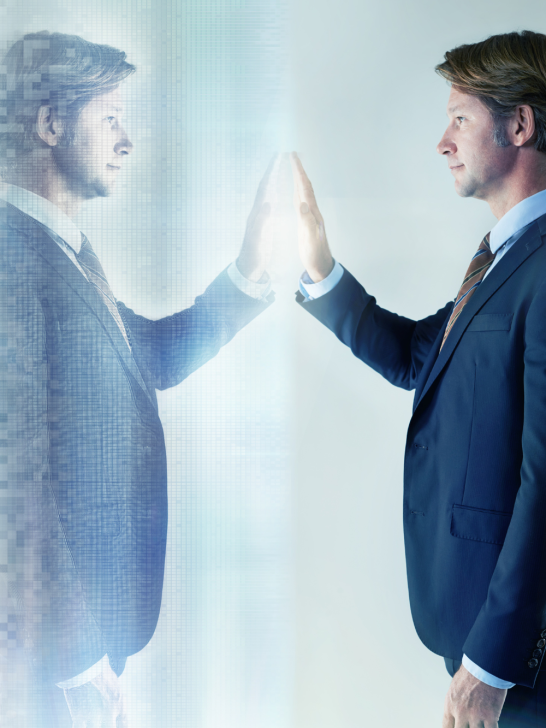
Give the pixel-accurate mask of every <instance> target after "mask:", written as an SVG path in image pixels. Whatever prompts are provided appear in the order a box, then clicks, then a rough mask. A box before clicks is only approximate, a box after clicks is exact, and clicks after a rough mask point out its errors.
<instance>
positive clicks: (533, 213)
mask: <svg viewBox="0 0 546 728" xmlns="http://www.w3.org/2000/svg"><path fill="white" fill-rule="evenodd" d="M542 215H546V190H542V192H537V193H536V195H531V197H526V198H525V200H522V201H521V202H518V204H517V205H515V206H514V207H513V208H512V209H511V210H509V211H508V212H507V213H506V215H504V217H501V219H500V220H499V221H498V223H497V224H496V225H495V227H494V228H493V229H492V230H491V236H490V239H489V245H490V247H491V252H492V253H496V252H497V250H498V249H499V248H500V247H502V246H503V245H504V243H506V241H507V240H509V239H510V238H511V237H512V236H513V235H515V234H516V233H517V232H519V231H520V230H521V229H522V228H524V227H526V226H527V225H529V224H530V223H532V222H534V221H535V220H537V219H538V218H539V217H541V216H542Z"/></svg>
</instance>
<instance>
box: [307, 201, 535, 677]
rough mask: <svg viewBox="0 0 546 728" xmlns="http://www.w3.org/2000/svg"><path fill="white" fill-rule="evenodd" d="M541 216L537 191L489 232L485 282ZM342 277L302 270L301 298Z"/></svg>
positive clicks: (481, 673) (336, 270)
mask: <svg viewBox="0 0 546 728" xmlns="http://www.w3.org/2000/svg"><path fill="white" fill-rule="evenodd" d="M542 215H546V190H542V192H537V193H536V195H532V196H531V197H527V198H526V199H525V200H522V201H521V202H519V203H518V204H517V205H515V206H514V207H513V208H512V209H511V210H509V211H508V212H507V213H506V215H504V217H501V219H500V220H499V221H498V223H497V224H496V225H495V227H494V228H493V229H492V230H491V235H490V238H489V245H490V247H491V252H492V253H496V255H495V259H494V260H493V263H492V264H491V266H490V267H489V269H488V270H487V272H486V274H485V276H484V279H485V278H486V277H487V276H488V275H489V274H490V273H491V271H492V270H493V268H494V267H495V266H496V265H497V263H498V262H499V260H500V259H501V258H502V257H503V256H504V255H506V253H507V252H508V251H509V250H510V248H511V247H512V246H513V245H515V244H516V243H517V241H518V240H519V239H520V238H521V236H522V235H523V233H524V232H525V230H526V228H527V227H528V226H529V225H530V224H531V223H533V222H534V221H535V220H537V219H538V218H539V217H541V216H542ZM342 276H343V268H342V266H341V265H340V264H339V263H338V262H337V261H334V267H333V269H332V271H331V273H330V274H329V275H328V276H327V277H326V278H324V279H323V280H322V281H320V282H319V283H313V281H312V280H311V278H309V275H308V274H307V271H304V273H303V274H302V276H301V278H300V282H299V288H300V291H301V293H302V295H303V296H304V297H305V298H306V299H307V300H310V301H312V300H314V299H315V298H319V297H320V296H324V295H325V294H326V293H329V292H330V291H331V290H332V289H333V288H335V286H337V284H338V283H339V281H340V280H341V277H342ZM463 665H464V666H465V668H466V669H467V670H468V672H470V673H471V674H472V675H474V677H476V678H478V680H481V681H482V682H484V683H486V684H487V685H491V687H494V688H504V689H507V688H512V687H514V685H515V683H513V682H508V680H501V679H500V678H498V677H495V676H494V675H491V673H489V672H486V671H485V670H483V669H482V668H481V667H479V666H478V665H476V663H474V662H472V660H471V659H470V658H469V657H467V656H466V655H463Z"/></svg>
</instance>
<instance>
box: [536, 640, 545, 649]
mask: <svg viewBox="0 0 546 728" xmlns="http://www.w3.org/2000/svg"><path fill="white" fill-rule="evenodd" d="M544 645H546V640H539V641H538V642H537V647H540V649H542V648H543V647H544Z"/></svg>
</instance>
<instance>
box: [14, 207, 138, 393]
mask: <svg viewBox="0 0 546 728" xmlns="http://www.w3.org/2000/svg"><path fill="white" fill-rule="evenodd" d="M7 222H8V225H10V227H13V228H16V229H18V230H21V231H23V232H24V233H25V235H27V237H28V239H29V244H30V246H31V247H32V248H33V249H34V250H35V251H36V253H37V255H39V256H40V257H41V258H42V259H43V260H44V262H45V263H46V264H47V265H49V266H50V267H51V268H53V269H54V270H55V271H56V273H57V274H58V275H59V276H61V277H62V278H63V279H64V280H65V282H66V283H67V284H68V285H69V286H70V287H71V288H72V290H73V291H74V292H75V293H76V295H78V296H79V297H80V298H81V299H83V300H84V301H85V303H86V304H87V306H88V307H89V308H90V309H91V310H92V311H93V313H94V314H95V316H97V318H98V319H99V321H100V323H101V325H102V327H103V328H104V329H105V331H106V333H107V335H108V337H109V338H110V340H111V342H112V344H113V346H114V348H115V350H116V352H117V354H118V356H119V358H120V359H121V360H122V362H123V364H124V365H125V366H126V367H127V369H128V370H129V371H130V372H131V374H132V375H133V377H134V378H135V379H136V381H137V382H138V383H139V385H140V387H141V388H142V389H143V390H144V392H146V395H147V396H148V397H149V398H150V399H151V396H150V393H149V391H148V388H147V386H146V384H145V382H144V380H143V378H142V374H141V373H140V370H139V368H138V366H137V364H136V361H135V359H134V357H133V355H132V353H131V351H130V350H129V348H128V346H127V344H126V342H125V339H124V338H123V334H122V333H121V331H120V329H119V326H118V325H117V323H116V321H115V319H114V317H113V316H112V314H111V313H110V311H109V310H108V307H107V306H106V304H105V303H104V301H103V300H102V298H101V296H100V294H99V293H98V291H97V290H96V289H95V286H93V285H92V284H91V283H89V281H88V280H87V279H86V278H85V276H83V275H82V274H81V273H80V272H79V271H78V270H77V268H76V267H75V265H74V263H72V261H71V260H70V258H69V257H68V256H67V255H66V253H64V252H63V251H62V250H61V249H60V248H59V246H58V245H57V243H56V242H55V240H54V239H53V238H52V237H50V236H49V235H48V233H47V230H46V229H45V228H43V227H42V226H41V225H39V224H38V223H37V222H36V221H35V220H34V219H33V218H32V217H30V216H28V215H25V214H24V213H23V212H21V211H20V210H18V209H17V208H15V207H13V206H12V205H8V216H7Z"/></svg>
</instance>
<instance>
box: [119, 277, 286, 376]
mask: <svg viewBox="0 0 546 728" xmlns="http://www.w3.org/2000/svg"><path fill="white" fill-rule="evenodd" d="M272 302H273V294H270V296H269V297H268V299H267V301H262V300H260V299H256V298H251V297H250V296H247V295H246V294H245V293H243V292H242V291H240V290H239V289H238V288H237V286H235V285H234V284H233V282H232V281H231V280H230V277H229V276H228V274H227V272H226V271H223V272H222V273H221V274H220V275H219V276H218V277H217V278H216V279H215V280H214V281H213V282H212V283H211V284H210V285H209V286H208V288H207V289H206V290H205V292H204V293H202V294H201V295H200V296H198V297H197V298H196V299H195V303H194V304H193V306H191V307H190V308H187V309H184V310H183V311H179V312H178V313H175V314H173V315H172V316H167V317H166V318H162V319H159V320H157V321H151V320H150V319H147V318H144V317H143V316H139V315H137V314H135V313H134V312H133V311H132V310H131V309H129V308H127V307H126V306H125V305H124V304H123V303H121V302H118V308H119V310H120V313H121V315H122V317H123V320H124V322H125V324H126V326H127V328H128V329H129V332H130V336H131V344H132V346H133V348H134V353H135V356H136V357H137V360H138V359H140V361H141V363H142V364H143V365H144V366H145V368H146V369H147V370H148V371H149V372H150V373H151V374H152V377H153V380H154V386H155V388H156V389H167V388H168V387H173V386H175V385H176V384H179V383H180V382H181V381H182V380H184V379H185V378H186V377H188V376H189V375H190V374H191V373H192V372H194V371H195V370H196V369H198V368H199V367H201V366H203V364H205V362H207V361H208V360H209V359H212V357H214V356H216V354H217V353H218V352H219V350H220V349H221V347H222V346H224V345H225V344H227V343H228V342H229V341H231V339H232V338H233V337H234V336H235V334H236V333H237V332H238V331H239V330H240V329H242V328H243V327H244V326H246V325H247V324H248V323H249V322H250V321H252V319H253V318H255V317H256V316H257V315H258V314H260V313H261V312H262V311H264V310H265V309H266V308H267V307H268V306H270V305H271V303H272Z"/></svg>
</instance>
